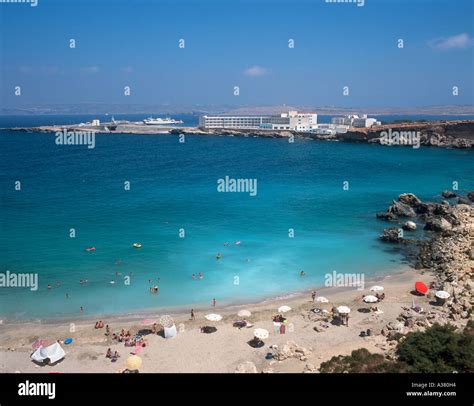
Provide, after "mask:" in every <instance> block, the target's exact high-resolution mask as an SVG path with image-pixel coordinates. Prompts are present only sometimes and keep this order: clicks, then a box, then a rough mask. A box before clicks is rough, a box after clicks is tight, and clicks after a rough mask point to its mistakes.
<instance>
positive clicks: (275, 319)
mask: <svg viewBox="0 0 474 406" xmlns="http://www.w3.org/2000/svg"><path fill="white" fill-rule="evenodd" d="M272 320H273V322H274V323H284V322H285V321H286V318H284V317H283V315H282V314H277V315H275V316H273V318H272Z"/></svg>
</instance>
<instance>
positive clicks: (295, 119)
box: [199, 111, 318, 131]
mask: <svg viewBox="0 0 474 406" xmlns="http://www.w3.org/2000/svg"><path fill="white" fill-rule="evenodd" d="M317 123H318V115H317V114H316V113H298V112H297V111H289V112H288V113H282V114H280V115H248V116H244V115H242V116H239V115H215V116H208V115H204V116H201V117H199V127H201V128H206V129H207V128H222V129H230V130H231V129H233V130H291V131H310V130H311V129H313V128H315V127H316V126H317Z"/></svg>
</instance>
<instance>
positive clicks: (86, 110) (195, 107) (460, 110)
mask: <svg viewBox="0 0 474 406" xmlns="http://www.w3.org/2000/svg"><path fill="white" fill-rule="evenodd" d="M288 110H298V111H318V114H320V115H345V114H356V113H357V112H360V111H368V112H370V114H372V115H377V116H383V115H427V116H450V115H454V116H474V106H473V105H455V104H453V105H434V106H421V107H416V106H415V107H371V106H350V107H341V106H318V105H298V104H294V105H291V104H288V105H286V104H284V105H258V106H250V105H230V104H222V105H217V104H173V105H171V104H111V103H81V104H44V105H29V104H25V105H18V106H10V107H5V106H4V107H1V108H0V115H4V116H5V115H43V114H71V115H72V114H99V115H102V114H116V115H118V114H156V113H161V114H196V115H199V114H205V113H212V114H216V113H226V114H275V113H280V112H282V111H288Z"/></svg>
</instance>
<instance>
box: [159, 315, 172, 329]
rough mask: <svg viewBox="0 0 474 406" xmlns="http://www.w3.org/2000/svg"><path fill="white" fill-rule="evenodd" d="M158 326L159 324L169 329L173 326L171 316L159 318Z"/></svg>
mask: <svg viewBox="0 0 474 406" xmlns="http://www.w3.org/2000/svg"><path fill="white" fill-rule="evenodd" d="M159 324H161V325H162V326H163V327H166V328H170V327H172V326H173V325H174V320H173V318H172V317H171V316H168V315H166V314H165V315H163V316H161V317H160V320H159Z"/></svg>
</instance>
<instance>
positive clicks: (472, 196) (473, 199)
mask: <svg viewBox="0 0 474 406" xmlns="http://www.w3.org/2000/svg"><path fill="white" fill-rule="evenodd" d="M467 197H468V198H469V200H470V201H471V202H474V190H473V191H471V192H469V193H468V194H467Z"/></svg>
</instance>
